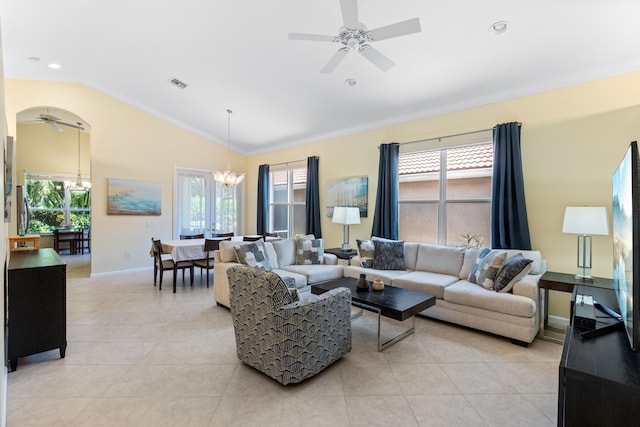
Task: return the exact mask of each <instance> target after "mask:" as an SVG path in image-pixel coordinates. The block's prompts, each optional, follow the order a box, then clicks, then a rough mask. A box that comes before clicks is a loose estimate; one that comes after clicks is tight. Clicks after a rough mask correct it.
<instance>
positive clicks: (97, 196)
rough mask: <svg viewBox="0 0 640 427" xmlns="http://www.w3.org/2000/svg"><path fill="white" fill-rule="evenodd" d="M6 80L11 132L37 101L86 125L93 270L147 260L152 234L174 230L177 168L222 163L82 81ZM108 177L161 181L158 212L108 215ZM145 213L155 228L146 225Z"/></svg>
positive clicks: (221, 151)
mask: <svg viewBox="0 0 640 427" xmlns="http://www.w3.org/2000/svg"><path fill="white" fill-rule="evenodd" d="M5 84H6V111H7V121H8V124H9V134H10V135H16V114H17V113H18V112H20V111H22V110H24V109H27V108H31V107H36V106H52V107H58V108H62V109H64V110H67V111H70V112H73V113H74V114H76V115H78V116H80V117H82V118H83V119H84V120H85V121H86V122H87V123H88V124H89V125H91V178H92V189H93V197H92V209H91V214H92V256H91V271H92V273H93V274H96V273H105V272H111V271H120V270H131V269H138V268H148V267H150V265H151V258H150V257H149V248H150V239H151V237H156V238H162V239H169V238H171V237H172V226H173V221H172V218H173V215H172V211H173V200H172V193H173V173H174V168H175V167H191V168H199V169H209V170H213V169H223V168H224V167H225V166H226V164H225V163H226V148H225V147H224V146H223V145H219V144H216V143H213V142H211V141H208V140H206V139H204V138H202V137H200V136H198V135H195V134H194V133H192V132H189V131H186V130H184V129H182V128H179V127H177V126H175V125H173V124H170V123H168V122H167V121H164V120H162V119H159V118H157V117H155V116H153V115H151V114H148V113H146V112H144V111H141V110H139V109H137V108H135V107H133V106H130V105H128V104H126V103H124V102H121V101H119V100H117V99H114V98H113V97H110V96H108V95H105V94H104V93H101V92H98V91H96V90H94V89H92V88H89V87H87V86H84V85H82V84H76V83H62V82H50V81H30V80H14V79H7V80H6V81H5ZM16 144H17V145H19V144H20V141H18V140H17V141H16ZM74 159H75V157H74ZM231 167H232V168H233V169H234V170H239V171H244V170H245V169H246V157H245V156H242V155H239V154H237V153H232V156H231ZM76 169H77V167H74V168H73V169H72V172H73V171H75V170H76ZM109 177H113V178H129V179H140V180H150V181H159V182H161V183H162V215H161V216H159V217H138V216H107V215H106V203H107V200H106V189H107V178H109ZM150 219H152V220H154V221H155V223H156V226H155V227H147V221H148V220H150ZM125 252H130V253H131V254H132V256H131V258H130V259H125Z"/></svg>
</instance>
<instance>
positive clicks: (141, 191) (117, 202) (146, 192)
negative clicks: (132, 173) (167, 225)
mask: <svg viewBox="0 0 640 427" xmlns="http://www.w3.org/2000/svg"><path fill="white" fill-rule="evenodd" d="M107 187H108V188H107V215H160V214H161V212H162V184H161V183H160V182H155V181H138V180H135V179H123V178H108V179H107Z"/></svg>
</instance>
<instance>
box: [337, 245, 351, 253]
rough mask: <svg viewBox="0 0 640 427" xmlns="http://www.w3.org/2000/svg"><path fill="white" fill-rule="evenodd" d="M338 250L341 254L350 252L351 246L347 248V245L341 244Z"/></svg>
mask: <svg viewBox="0 0 640 427" xmlns="http://www.w3.org/2000/svg"><path fill="white" fill-rule="evenodd" d="M340 249H342V252H349V251H350V250H351V246H349V243H343V244H342V246H341V247H340Z"/></svg>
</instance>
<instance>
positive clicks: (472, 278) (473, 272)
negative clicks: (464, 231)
mask: <svg viewBox="0 0 640 427" xmlns="http://www.w3.org/2000/svg"><path fill="white" fill-rule="evenodd" d="M489 252H491V249H489V248H482V250H481V251H480V253H479V254H478V258H476V262H474V263H473V267H471V272H469V278H468V279H467V280H468V281H469V282H471V283H475V284H477V282H476V276H477V274H478V268H480V264H482V261H483V260H484V258H485V257H486V256H487V255H489Z"/></svg>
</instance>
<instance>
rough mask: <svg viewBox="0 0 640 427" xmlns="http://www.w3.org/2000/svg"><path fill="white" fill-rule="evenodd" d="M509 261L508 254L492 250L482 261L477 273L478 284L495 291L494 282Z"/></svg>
mask: <svg viewBox="0 0 640 427" xmlns="http://www.w3.org/2000/svg"><path fill="white" fill-rule="evenodd" d="M506 259H507V253H506V252H502V251H498V250H492V251H491V252H489V253H488V254H487V256H486V257H484V258H483V259H482V262H481V263H480V266H479V267H478V271H477V272H476V283H477V284H478V285H480V286H482V287H483V288H485V289H489V290H493V280H494V279H495V278H496V275H497V274H498V272H499V271H500V269H501V268H502V264H504V262H505V260H506Z"/></svg>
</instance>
